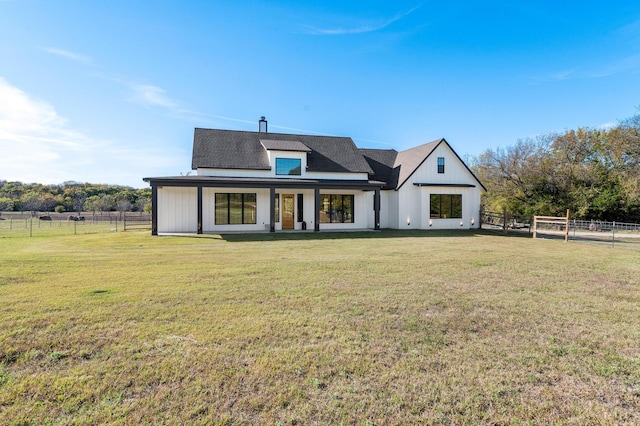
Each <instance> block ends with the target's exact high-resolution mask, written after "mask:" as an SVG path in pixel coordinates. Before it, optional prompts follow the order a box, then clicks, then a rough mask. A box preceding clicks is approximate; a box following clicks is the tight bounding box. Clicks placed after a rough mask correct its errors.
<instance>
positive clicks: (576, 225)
mask: <svg viewBox="0 0 640 426" xmlns="http://www.w3.org/2000/svg"><path fill="white" fill-rule="evenodd" d="M505 219H506V221H505ZM505 223H506V229H505ZM532 224H533V219H532V218H529V217H526V216H516V215H505V214H504V213H495V212H485V213H483V215H482V227H483V228H484V229H501V230H503V232H519V233H523V232H528V233H532V228H533V225H532ZM565 234H566V225H565V224H558V223H553V224H551V223H538V225H537V238H547V239H564V238H565ZM569 240H570V241H576V242H585V243H593V244H599V245H607V246H610V247H614V248H628V249H633V250H640V224H638V223H627V222H617V221H604V220H576V219H570V220H569Z"/></svg>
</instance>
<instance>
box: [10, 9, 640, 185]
mask: <svg viewBox="0 0 640 426" xmlns="http://www.w3.org/2000/svg"><path fill="white" fill-rule="evenodd" d="M0 40H2V42H0V179H5V180H20V181H23V182H41V183H61V182H63V181H67V180H76V181H81V182H92V183H111V184H123V185H130V186H133V187H144V186H145V183H144V182H143V181H142V178H143V177H148V176H175V175H180V174H186V173H187V172H189V171H190V167H191V147H192V141H193V129H194V128H195V127H204V128H219V129H234V130H256V129H257V121H258V119H259V117H260V116H262V115H264V116H266V117H267V119H268V121H269V130H270V131H274V132H275V131H278V132H283V133H310V134H322V135H338V136H350V137H352V138H353V139H354V141H355V142H356V144H357V145H358V146H360V147H371V148H384V149H388V148H394V149H396V150H402V149H406V148H409V147H412V146H415V145H419V144H422V143H425V142H429V141H431V140H434V139H438V138H441V137H444V138H446V139H447V140H448V141H449V143H450V144H451V145H452V146H453V148H454V149H455V150H456V151H457V152H458V154H460V155H461V156H462V157H463V158H464V157H465V156H467V155H468V156H475V155H477V154H480V153H481V152H483V151H484V150H486V149H489V148H491V149H495V148H497V147H505V146H509V145H512V144H514V143H515V142H516V141H517V140H518V139H520V138H526V137H535V136H537V135H540V134H544V133H548V132H555V131H563V130H566V129H571V128H577V127H579V126H586V127H606V126H610V125H612V124H615V123H616V122H617V121H618V120H621V119H624V118H627V117H630V116H632V115H634V114H636V113H638V106H639V105H640V3H638V2H636V1H628V0H624V1H623V0H610V1H608V2H602V1H585V0H583V1H573V0H566V1H558V0H554V1H546V0H541V1H524V0H523V1H516V0H512V1H493V2H478V1H454V0H452V1H448V2H443V1H438V2H436V1H395V2H388V1H369V2H345V1H322V2H308V1H285V0H281V1H269V2H267V1H251V0H250V1H242V2H238V1H188V0H183V1H129V0H126V1H124V0H111V1H87V0H77V1H76V0H73V1H71V0H57V1H53V0H0Z"/></svg>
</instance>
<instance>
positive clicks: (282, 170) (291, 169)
mask: <svg viewBox="0 0 640 426" xmlns="http://www.w3.org/2000/svg"><path fill="white" fill-rule="evenodd" d="M301 174H302V160H300V159H299V158H276V175H285V176H300V175H301Z"/></svg>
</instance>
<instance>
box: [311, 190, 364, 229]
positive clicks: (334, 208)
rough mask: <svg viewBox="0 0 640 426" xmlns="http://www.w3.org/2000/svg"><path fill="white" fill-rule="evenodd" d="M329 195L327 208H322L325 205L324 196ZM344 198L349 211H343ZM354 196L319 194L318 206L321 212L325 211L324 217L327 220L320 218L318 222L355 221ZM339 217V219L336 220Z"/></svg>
mask: <svg viewBox="0 0 640 426" xmlns="http://www.w3.org/2000/svg"><path fill="white" fill-rule="evenodd" d="M326 197H329V201H328V203H327V206H328V210H322V207H324V205H325V201H324V200H325V198H326ZM345 200H347V203H346V204H347V205H349V206H350V207H351V208H350V212H345V208H344V206H345ZM354 204H355V196H354V195H353V194H320V206H319V207H318V208H320V209H321V210H320V211H321V212H322V211H324V212H328V213H325V217H327V218H328V219H329V220H328V221H327V220H322V216H321V220H320V223H355V217H356V214H355V205H354ZM338 219H341V220H338Z"/></svg>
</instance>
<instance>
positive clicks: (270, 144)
mask: <svg viewBox="0 0 640 426" xmlns="http://www.w3.org/2000/svg"><path fill="white" fill-rule="evenodd" d="M260 143H261V144H262V146H264V149H266V150H267V151H271V150H273V151H297V152H311V150H310V149H309V147H308V146H306V145H305V144H303V143H302V142H300V141H274V140H271V139H260Z"/></svg>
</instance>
